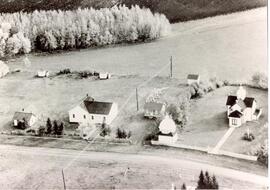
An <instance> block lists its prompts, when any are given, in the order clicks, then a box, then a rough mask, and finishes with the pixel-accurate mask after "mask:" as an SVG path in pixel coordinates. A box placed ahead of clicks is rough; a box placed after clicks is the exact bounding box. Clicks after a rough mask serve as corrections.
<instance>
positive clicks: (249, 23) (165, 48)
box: [0, 8, 267, 146]
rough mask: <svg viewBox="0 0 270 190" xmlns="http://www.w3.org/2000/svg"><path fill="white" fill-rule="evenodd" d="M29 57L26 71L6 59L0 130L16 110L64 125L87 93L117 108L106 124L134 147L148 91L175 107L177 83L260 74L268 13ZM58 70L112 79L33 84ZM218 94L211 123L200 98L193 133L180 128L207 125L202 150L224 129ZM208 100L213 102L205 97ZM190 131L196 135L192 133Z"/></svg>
mask: <svg viewBox="0 0 270 190" xmlns="http://www.w3.org/2000/svg"><path fill="white" fill-rule="evenodd" d="M258 28H260V29H258ZM263 28H265V30H263ZM236 42H237V43H236ZM170 55H173V65H174V66H173V79H171V78H168V75H169V66H168V65H167V64H168V63H169V57H170ZM28 58H29V60H30V61H31V64H30V65H29V64H24V62H23V59H24V57H19V58H17V59H14V60H11V61H10V62H9V63H8V65H9V66H10V69H11V70H14V69H17V68H19V69H21V70H22V72H20V73H14V74H10V75H8V76H7V77H5V78H3V79H1V80H0V84H1V85H0V105H1V107H0V114H1V115H0V123H1V126H3V128H2V129H5V128H7V127H8V124H9V122H10V120H11V118H12V116H13V114H14V112H15V111H17V110H20V109H22V108H25V107H27V106H29V104H32V105H33V106H34V107H36V109H37V114H38V115H39V116H41V118H42V120H43V121H45V120H46V119H47V117H50V118H51V119H64V120H67V112H68V110H70V109H71V108H73V106H75V105H76V104H77V103H78V102H79V101H80V100H81V99H82V98H83V97H84V96H85V95H86V94H87V93H88V94H89V95H90V96H93V97H94V98H95V99H96V100H100V101H115V102H117V103H118V105H119V108H120V113H119V115H118V117H117V119H116V120H115V121H114V122H113V124H112V125H113V126H115V128H114V129H116V128H117V127H122V128H125V129H127V130H131V132H132V134H133V136H132V140H133V142H135V143H140V142H141V141H142V139H143V138H144V135H146V134H147V133H148V132H150V131H151V130H152V128H153V127H154V126H155V123H154V122H153V121H146V120H144V119H143V117H142V107H143V104H144V100H145V98H146V96H147V95H148V94H149V93H150V92H151V91H152V90H153V89H154V88H163V87H165V88H168V90H167V92H168V96H167V97H172V98H171V100H169V101H171V102H173V101H175V100H174V98H176V97H177V94H179V93H181V91H184V90H185V87H184V86H183V85H181V84H184V83H185V82H186V80H185V78H186V75H187V74H188V73H200V74H201V75H202V78H203V79H204V78H208V77H209V76H210V77H211V76H218V77H219V78H220V79H229V80H230V81H233V82H239V81H244V82H246V81H248V80H249V79H250V78H251V76H252V74H254V72H256V71H260V72H266V68H267V62H266V60H267V58H266V9H265V8H260V9H256V10H251V11H246V12H242V13H235V14H232V15H227V16H219V17H216V18H208V19H204V20H198V21H191V22H187V23H179V24H175V25H173V34H172V35H171V36H170V37H168V38H164V39H161V40H158V41H155V42H151V43H146V44H137V45H132V46H116V47H109V48H102V49H90V50H83V51H76V52H68V53H61V54H52V55H48V54H45V55H40V54H37V55H35V54H31V55H29V56H28ZM64 68H70V69H71V70H79V71H82V70H96V71H108V72H110V73H112V74H113V77H112V79H110V80H107V81H99V80H92V79H74V78H68V77H66V76H61V77H53V78H45V79H37V78H34V76H35V75H36V72H37V70H39V69H45V70H49V71H50V72H58V71H59V70H60V69H64ZM105 68H106V69H105ZM239 73H241V75H240V74H239ZM155 74H157V76H155ZM152 77H154V78H153V79H152ZM138 86H139V99H140V102H139V104H140V108H141V109H140V111H139V112H137V111H136V101H135V88H136V87H138ZM217 93H220V94H217V96H216V103H215V104H209V105H207V108H208V110H209V111H211V110H212V111H213V112H212V113H218V114H219V115H212V116H213V118H206V115H205V113H204V112H203V111H200V110H201V109H204V106H205V105H204V104H205V102H209V100H208V101H206V100H205V99H202V100H200V101H198V103H197V102H196V103H194V104H193V108H192V109H193V110H192V111H191V113H192V115H193V116H195V117H194V118H193V119H192V121H191V127H190V126H188V127H187V128H186V131H185V136H187V137H189V134H192V133H189V131H188V130H191V131H192V130H193V128H192V125H194V126H196V123H197V124H198V123H201V120H203V122H202V123H203V124H204V126H207V127H209V126H210V127H209V128H208V129H209V130H211V129H215V131H209V130H208V131H207V130H206V131H205V132H204V128H202V129H201V130H199V131H198V133H195V135H196V134H197V135H198V136H197V139H200V136H201V135H204V136H205V135H206V134H208V133H210V134H211V133H214V138H212V139H211V140H209V141H208V142H207V143H205V142H206V141H205V139H204V138H202V139H201V140H198V143H200V144H201V146H212V145H213V144H215V143H216V142H217V141H218V139H219V138H220V137H221V136H222V135H223V133H224V131H225V130H226V127H225V125H223V127H221V128H217V127H218V125H219V122H223V123H225V121H224V118H223V113H222V112H223V111H225V110H223V106H224V104H225V103H224V102H225V96H226V94H227V93H228V92H226V90H225V91H222V90H221V91H217ZM219 95H220V96H219ZM221 97H224V99H223V98H221ZM208 99H211V95H209V97H208ZM262 102H263V101H262ZM200 104H201V105H200ZM216 104H217V105H216ZM200 108H201V109H200ZM215 109H218V112H216V110H215ZM265 110H267V108H266V109H265ZM197 115H199V116H200V117H199V116H198V117H197ZM210 115H211V114H210ZM196 117H197V120H196ZM207 119H208V120H207ZM211 121H214V122H213V123H211ZM127 124H129V125H127ZM208 125H209V126H208ZM195 128H196V130H198V127H195ZM196 130H195V131H196ZM207 132H208V133H207ZM195 137H196V136H193V138H195ZM188 139H192V138H187V140H188ZM180 141H182V142H185V139H183V138H182V137H181V138H180ZM188 141H189V140H188ZM192 143H196V141H195V142H188V144H192Z"/></svg>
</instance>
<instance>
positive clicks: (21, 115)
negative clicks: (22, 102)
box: [12, 112, 35, 123]
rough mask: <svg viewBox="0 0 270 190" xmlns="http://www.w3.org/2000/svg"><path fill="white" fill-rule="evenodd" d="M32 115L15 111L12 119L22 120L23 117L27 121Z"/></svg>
mask: <svg viewBox="0 0 270 190" xmlns="http://www.w3.org/2000/svg"><path fill="white" fill-rule="evenodd" d="M32 116H35V115H34V114H33V113H26V112H15V113H14V116H13V119H12V120H18V121H22V120H24V119H25V121H26V122H28V123H29V122H30V119H31V117H32Z"/></svg>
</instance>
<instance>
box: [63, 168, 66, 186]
mask: <svg viewBox="0 0 270 190" xmlns="http://www.w3.org/2000/svg"><path fill="white" fill-rule="evenodd" d="M62 178H63V185H64V190H66V182H65V175H64V170H63V169H62Z"/></svg>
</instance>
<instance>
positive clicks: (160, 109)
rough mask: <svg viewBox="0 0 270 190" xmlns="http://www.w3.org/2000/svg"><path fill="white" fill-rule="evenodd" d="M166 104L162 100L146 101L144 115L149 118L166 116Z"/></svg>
mask: <svg viewBox="0 0 270 190" xmlns="http://www.w3.org/2000/svg"><path fill="white" fill-rule="evenodd" d="M165 109H166V107H165V104H164V103H160V102H146V103H145V104H144V117H147V118H149V119H152V118H159V117H162V116H164V113H165Z"/></svg>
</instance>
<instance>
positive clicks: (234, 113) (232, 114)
mask: <svg viewBox="0 0 270 190" xmlns="http://www.w3.org/2000/svg"><path fill="white" fill-rule="evenodd" d="M242 115H243V114H242V113H241V112H239V111H238V110H235V111H233V112H232V113H230V115H229V117H237V118H241V117H242Z"/></svg>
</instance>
